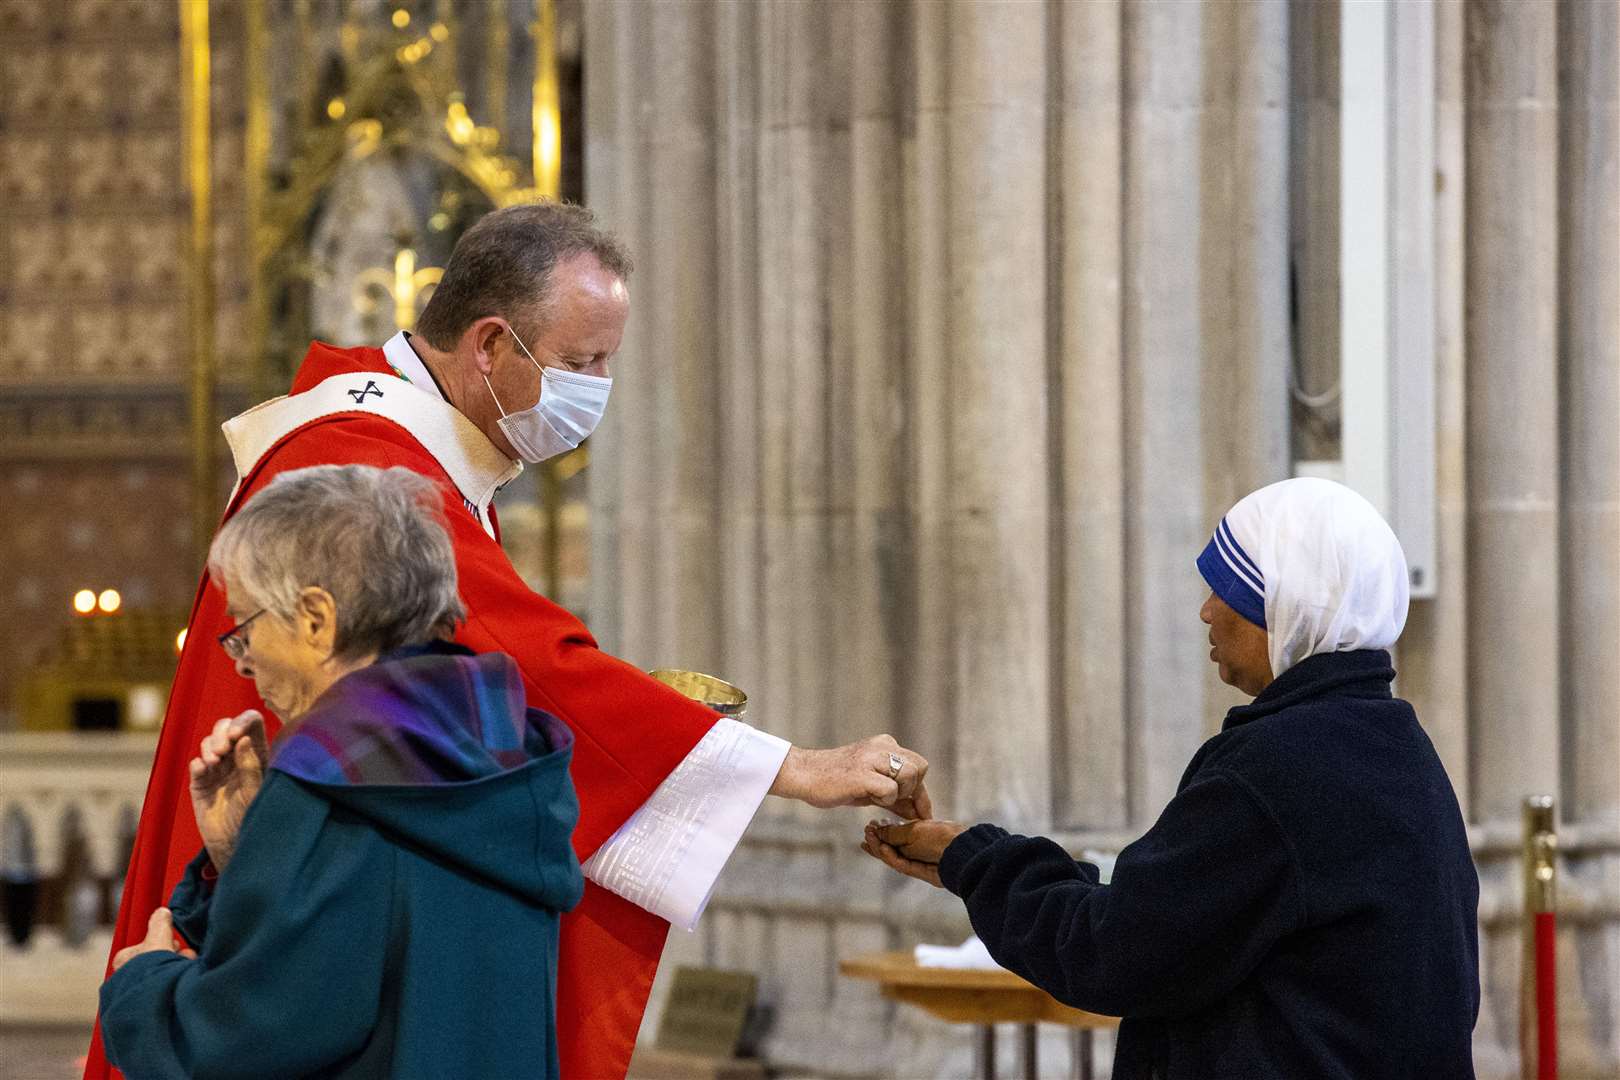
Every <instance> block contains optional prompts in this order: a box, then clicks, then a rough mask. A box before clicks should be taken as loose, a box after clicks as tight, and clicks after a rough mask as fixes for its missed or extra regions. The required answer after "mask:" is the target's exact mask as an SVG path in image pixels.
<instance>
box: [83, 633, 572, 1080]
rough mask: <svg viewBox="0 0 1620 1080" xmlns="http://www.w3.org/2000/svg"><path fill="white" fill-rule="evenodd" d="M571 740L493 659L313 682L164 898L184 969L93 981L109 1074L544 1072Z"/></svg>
mask: <svg viewBox="0 0 1620 1080" xmlns="http://www.w3.org/2000/svg"><path fill="white" fill-rule="evenodd" d="M571 749H572V735H571V734H570V732H569V730H568V729H567V728H566V727H565V726H564V725H563V724H562V723H561V722H559V721H557V720H556V719H555V718H553V717H551V716H550V715H548V714H546V713H543V712H541V711H539V710H537V709H527V708H525V705H524V694H523V687H522V684H521V682H520V681H519V676H518V671H517V667H516V665H515V664H514V663H513V662H512V660H511V659H510V658H509V657H507V656H505V655H504V654H500V653H490V654H485V655H480V656H475V655H473V654H472V653H471V652H470V651H468V650H466V649H463V648H461V647H460V646H454V645H433V646H424V647H420V648H416V649H409V650H402V651H401V652H399V653H394V654H391V655H390V656H388V657H385V658H383V659H382V660H380V661H379V662H378V663H376V664H373V665H371V666H369V667H366V668H363V669H361V670H359V671H356V672H354V673H351V674H350V675H347V676H345V677H344V678H342V679H340V680H339V681H338V682H336V683H334V684H333V686H332V687H331V688H330V689H329V690H328V691H327V692H326V693H325V694H323V695H322V697H321V698H320V699H319V700H318V701H317V702H316V704H315V705H314V706H313V707H312V708H311V709H310V711H309V712H308V713H307V714H306V715H305V716H304V717H303V718H302V720H301V721H300V722H299V723H298V724H297V725H296V726H292V727H289V729H287V730H285V731H284V732H283V734H282V736H281V737H280V738H279V739H278V740H277V742H276V744H275V745H274V746H273V747H272V750H271V756H270V767H269V769H268V770H267V772H266V774H265V781H264V785H263V787H262V788H261V789H260V790H259V793H258V796H257V797H256V798H255V799H254V801H253V803H252V805H251V806H250V807H249V808H248V811H247V814H246V816H245V818H244V820H243V822H242V827H241V831H240V833H239V834H238V840H237V847H236V852H235V855H234V856H233V857H232V859H231V862H230V865H229V866H228V867H227V868H226V870H225V872H224V873H222V874H219V875H217V880H216V876H215V875H214V874H213V872H212V871H213V868H212V864H211V863H210V862H209V860H208V856H207V853H206V852H203V853H202V854H200V855H199V856H198V857H197V859H196V860H195V861H194V862H193V863H192V865H191V867H190V868H189V869H188V871H187V873H186V876H185V878H184V880H183V881H182V882H181V883H180V885H179V886H178V887H177V888H176V889H175V892H174V895H173V897H172V898H171V901H170V907H171V910H172V911H173V914H174V922H175V927H176V928H177V929H178V930H179V931H180V932H181V933H182V934H183V935H184V936H185V937H186V939H187V940H189V941H190V942H191V943H192V944H193V945H194V946H195V947H196V951H197V958H196V959H194V960H193V959H189V958H186V957H183V956H181V955H180V954H178V953H173V952H150V953H143V954H141V955H140V956H137V957H135V958H134V959H132V960H130V961H129V962H128V963H126V964H125V965H124V966H123V967H122V968H120V969H119V970H118V971H117V972H115V973H114V974H113V975H112V977H111V978H109V979H108V980H107V982H106V983H105V984H104V985H103V987H102V991H101V1023H102V1030H103V1032H104V1035H105V1040H106V1047H107V1055H108V1057H109V1058H110V1059H111V1060H112V1062H113V1063H114V1064H115V1065H117V1066H118V1068H119V1069H121V1070H123V1072H124V1074H125V1075H126V1076H127V1077H129V1080H148V1078H154V1080H156V1078H169V1077H174V1078H182V1077H197V1078H206V1077H244V1078H245V1077H252V1078H255V1080H270V1078H273V1077H304V1076H320V1077H345V1078H347V1077H545V1078H549V1080H556V1078H557V1076H558V1065H557V1042H556V1021H555V1012H556V1002H555V988H556V976H557V970H556V966H557V932H558V919H559V915H560V913H561V912H562V911H565V910H567V909H569V908H571V907H573V905H574V904H576V903H578V901H579V898H580V894H581V892H582V891H583V888H584V879H583V877H582V876H581V874H580V869H579V863H578V861H577V860H576V859H575V857H574V853H573V849H572V847H571V846H570V843H569V837H570V834H571V833H572V831H573V827H574V823H575V820H576V818H577V816H578V803H577V802H576V800H575V797H574V789H573V785H572V783H571V782H570V780H569V777H568V763H569V756H570V753H571Z"/></svg>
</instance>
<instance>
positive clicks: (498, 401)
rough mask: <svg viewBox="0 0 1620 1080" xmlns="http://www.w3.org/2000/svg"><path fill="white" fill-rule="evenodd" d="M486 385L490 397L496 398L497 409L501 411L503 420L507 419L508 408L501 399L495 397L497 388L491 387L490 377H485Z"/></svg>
mask: <svg viewBox="0 0 1620 1080" xmlns="http://www.w3.org/2000/svg"><path fill="white" fill-rule="evenodd" d="M484 385H485V386H486V387H488V388H489V396H490V397H492V398H495V407H496V408H497V409H499V410H501V419H502V420H505V419H506V406H505V405H502V404H501V399H500V398H498V397H495V388H494V387H493V386H490V385H489V376H488V375H485V376H484Z"/></svg>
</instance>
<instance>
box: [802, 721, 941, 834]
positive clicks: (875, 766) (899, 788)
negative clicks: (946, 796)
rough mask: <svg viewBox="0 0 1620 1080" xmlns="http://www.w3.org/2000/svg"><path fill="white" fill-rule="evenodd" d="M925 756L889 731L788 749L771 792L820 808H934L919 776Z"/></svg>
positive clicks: (922, 812) (908, 811) (921, 812)
mask: <svg viewBox="0 0 1620 1080" xmlns="http://www.w3.org/2000/svg"><path fill="white" fill-rule="evenodd" d="M927 775H928V759H927V758H925V757H923V756H922V755H921V754H919V753H917V752H915V751H913V750H907V749H906V748H905V747H903V746H901V745H900V744H899V743H897V742H895V741H894V738H893V736H890V735H874V736H872V737H871V738H870V739H862V740H861V741H860V742H853V743H850V744H849V745H847V746H838V747H834V748H832V749H830V750H806V749H804V748H803V747H799V746H795V747H792V748H791V749H789V750H788V753H787V760H785V761H783V762H782V770H781V771H780V772H779V773H777V774H776V782H775V783H773V784H772V785H771V794H772V795H780V796H781V797H782V798H784V799H798V800H799V801H800V802H806V803H809V804H810V805H811V806H816V807H820V808H822V809H826V808H828V807H833V806H881V807H884V808H885V809H888V810H892V811H894V812H895V813H896V814H898V815H900V816H901V817H905V818H926V817H928V816H929V815H931V814H932V813H933V812H934V804H933V802H932V800H930V799H929V797H928V787H927V785H926V784H924V783H923V778H924V777H925V776H927Z"/></svg>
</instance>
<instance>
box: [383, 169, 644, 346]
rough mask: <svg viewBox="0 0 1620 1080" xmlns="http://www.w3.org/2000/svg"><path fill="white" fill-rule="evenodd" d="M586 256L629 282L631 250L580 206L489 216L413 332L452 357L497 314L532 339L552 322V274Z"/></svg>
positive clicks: (453, 255)
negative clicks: (473, 329)
mask: <svg viewBox="0 0 1620 1080" xmlns="http://www.w3.org/2000/svg"><path fill="white" fill-rule="evenodd" d="M586 254H589V255H594V256H596V258H597V260H598V261H599V262H600V263H601V264H602V266H603V268H604V269H606V270H607V271H608V272H609V273H611V274H613V275H615V276H616V277H618V278H619V280H621V281H629V280H630V269H631V264H630V253H629V251H627V250H626V249H625V246H624V245H623V244H622V243H620V242H619V240H618V239H617V238H616V237H615V236H613V234H611V233H609V232H608V231H607V230H605V229H603V228H601V227H600V226H598V225H597V223H596V215H595V214H593V213H591V212H590V211H589V210H587V209H585V208H584V207H583V206H577V205H575V204H574V203H567V202H551V201H545V202H535V203H523V204H520V205H517V206H507V207H502V208H501V209H499V210H495V211H493V212H491V213H488V214H485V215H484V216H483V217H481V218H479V219H478V221H477V223H475V224H474V225H473V227H472V228H470V229H468V230H467V231H466V232H464V233H462V234H461V239H459V240H457V241H456V246H455V248H454V249H453V250H452V251H451V252H450V260H449V261H448V262H447V263H445V266H444V277H443V278H441V279H440V281H439V283H438V285H436V286H434V289H433V295H432V296H431V297H429V298H428V302H427V305H426V306H425V307H424V308H423V309H422V314H421V315H419V316H418V317H417V319H416V329H415V330H414V331H413V333H415V334H417V335H418V336H420V337H422V338H424V339H426V341H427V343H428V344H429V345H432V346H433V347H434V348H435V349H442V350H444V351H446V352H449V351H451V350H453V349H454V348H455V347H456V342H458V341H460V340H461V335H462V334H464V333H466V331H467V328H468V327H469V326H471V325H472V324H473V323H475V322H477V321H478V320H479V319H482V318H485V317H487V316H490V315H499V316H500V317H501V318H503V319H505V320H507V321H508V322H510V323H513V324H515V325H516V327H517V329H518V332H519V334H520V335H521V336H522V337H523V338H524V340H526V341H532V340H534V339H535V338H536V337H539V336H540V331H541V330H542V329H543V327H544V322H545V319H546V318H547V317H548V307H549V304H550V301H551V272H552V270H553V269H554V268H555V267H556V265H557V263H559V262H561V261H562V260H563V259H566V258H569V257H570V256H573V255H586Z"/></svg>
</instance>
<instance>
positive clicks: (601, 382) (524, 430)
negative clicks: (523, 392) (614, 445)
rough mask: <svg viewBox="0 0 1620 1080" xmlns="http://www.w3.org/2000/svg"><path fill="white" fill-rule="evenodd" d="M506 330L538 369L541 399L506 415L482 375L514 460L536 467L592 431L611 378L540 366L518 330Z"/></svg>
mask: <svg viewBox="0 0 1620 1080" xmlns="http://www.w3.org/2000/svg"><path fill="white" fill-rule="evenodd" d="M507 331H508V332H509V333H511V334H512V340H513V341H515V342H517V343H518V348H520V349H522V350H523V355H524V356H527V357H528V358H529V362H530V363H532V364H533V365H534V366H535V367H537V368H540V400H539V401H537V402H535V403H534V405H532V406H531V407H529V408H527V409H524V410H523V411H522V412H515V413H511V414H508V413H507V411H506V408H505V406H503V405H502V404H501V399H500V398H498V397H495V388H494V387H493V386H490V385H489V376H488V375H486V376H484V385H485V386H487V387H489V396H490V397H492V398H495V407H496V408H497V409H500V410H501V419H500V421H499V426H500V429H501V434H502V435H505V436H506V441H507V442H509V443H511V444H512V449H513V450H516V451H517V453H518V457H520V458H522V459H523V460H524V461H527V462H528V463H529V464H531V465H538V464H539V463H540V462H542V461H545V460H546V459H547V458H554V457H556V456H557V455H558V454H566V453H568V451H570V450H572V449H573V448H574V447H576V446H578V445H579V444H580V443H582V442H584V441H585V437H586V436H587V435H589V434H590V433H591V432H593V431H595V430H596V425H597V424H598V423H599V422H601V419H602V413H603V412H604V411H605V410H606V409H607V401H608V391H609V390H611V389H612V388H613V380H612V379H609V378H604V377H602V376H600V375H586V374H583V373H581V372H577V371H559V370H557V369H556V368H548V367H540V362H539V361H538V360H536V359H535V358H534V354H533V353H531V352H530V351H529V347H528V346H527V345H525V344H523V339H522V338H520V337H518V336H517V332H516V331H514V330H512V328H511V327H507Z"/></svg>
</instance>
